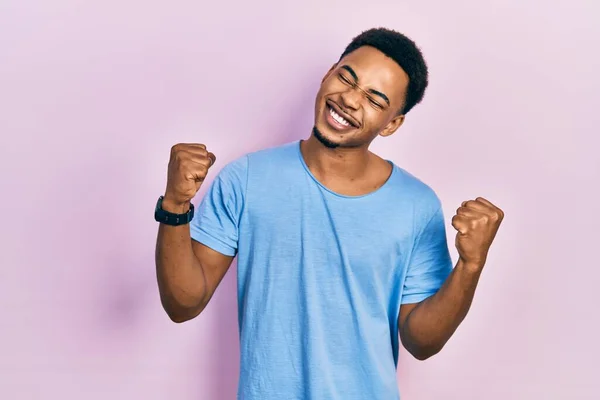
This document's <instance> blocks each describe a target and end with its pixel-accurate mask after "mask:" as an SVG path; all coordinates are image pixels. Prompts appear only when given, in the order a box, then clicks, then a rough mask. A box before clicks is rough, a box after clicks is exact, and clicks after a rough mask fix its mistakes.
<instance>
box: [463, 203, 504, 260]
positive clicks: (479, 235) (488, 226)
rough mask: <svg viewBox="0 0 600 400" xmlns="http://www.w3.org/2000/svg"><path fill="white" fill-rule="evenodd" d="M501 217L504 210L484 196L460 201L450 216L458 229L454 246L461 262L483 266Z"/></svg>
mask: <svg viewBox="0 0 600 400" xmlns="http://www.w3.org/2000/svg"><path fill="white" fill-rule="evenodd" d="M503 219H504V212H503V211H502V210H501V209H499V208H498V207H496V206H495V205H493V204H492V203H490V202H489V201H488V200H486V199H484V198H481V197H478V198H477V199H475V200H469V201H464V202H463V203H462V205H461V207H459V208H458V209H457V210H456V215H455V216H454V217H453V218H452V226H453V227H454V228H455V229H456V230H457V231H458V233H457V234H456V248H457V250H458V254H459V256H460V258H461V260H462V261H463V262H465V263H466V264H467V265H471V266H475V268H477V269H481V268H483V266H484V264H485V261H486V258H487V254H488V251H489V249H490V246H491V245H492V242H493V241H494V238H495V237H496V232H498V228H499V227H500V224H501V223H502V220H503Z"/></svg>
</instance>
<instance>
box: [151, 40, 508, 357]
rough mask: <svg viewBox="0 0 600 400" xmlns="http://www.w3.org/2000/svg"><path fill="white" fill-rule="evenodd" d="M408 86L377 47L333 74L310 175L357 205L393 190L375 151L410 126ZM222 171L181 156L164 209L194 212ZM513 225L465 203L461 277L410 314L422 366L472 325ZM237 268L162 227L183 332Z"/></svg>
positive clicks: (160, 251)
mask: <svg viewBox="0 0 600 400" xmlns="http://www.w3.org/2000/svg"><path fill="white" fill-rule="evenodd" d="M350 71H352V72H350ZM353 75H355V76H353ZM356 78H358V79H356ZM407 85H408V76H407V75H406V73H405V72H404V71H403V70H402V68H400V67H399V66H398V65H397V64H396V63H395V62H394V61H393V60H391V59H390V58H388V57H387V56H385V55H384V54H383V53H381V52H379V51H378V50H376V49H374V48H371V47H361V48H359V49H357V50H356V51H354V52H353V53H351V54H349V55H347V56H346V57H344V59H342V60H340V62H338V63H336V64H335V65H334V66H333V67H332V68H331V69H330V70H329V72H328V73H327V74H326V75H325V77H324V78H323V82H322V85H321V88H320V90H319V92H318V94H317V98H316V102H315V130H314V131H313V135H312V136H311V137H310V138H309V139H307V140H305V141H302V143H301V151H302V155H303V157H304V159H305V161H306V163H307V165H308V166H309V168H310V170H311V172H312V173H313V174H314V175H315V177H316V178H317V179H319V180H320V181H321V183H322V184H323V185H325V186H327V187H328V188H329V189H331V190H333V191H335V192H338V193H340V194H345V195H349V196H355V195H363V194H366V193H370V192H372V191H374V190H376V189H377V188H379V187H381V186H382V185H383V184H384V183H385V181H386V180H387V179H388V178H389V175H390V173H391V166H390V165H389V163H388V162H387V161H385V160H383V159H382V158H380V157H378V156H377V155H375V154H373V153H371V152H370V151H369V150H368V148H369V145H370V144H371V142H372V141H373V140H374V139H375V138H376V137H377V136H389V135H391V134H393V133H394V132H395V131H396V130H397V129H398V128H399V127H400V126H401V125H402V123H403V122H404V115H402V113H401V110H402V107H403V105H404V99H405V93H406V88H407ZM382 95H383V96H382ZM386 99H387V100H386ZM328 106H331V107H333V109H334V110H335V111H336V112H337V113H338V114H340V115H341V116H342V117H344V118H346V119H347V120H349V121H351V122H352V123H353V124H354V125H355V126H356V128H355V129H348V130H346V131H340V130H336V129H334V128H333V127H332V125H331V123H330V122H328V119H327V118H328V113H329V109H328ZM213 163H214V155H212V153H210V152H208V151H207V150H206V147H205V146H204V145H177V146H174V147H173V149H172V152H171V160H170V162H169V173H168V183H167V190H166V192H165V200H164V202H163V207H164V208H165V209H166V210H168V211H172V212H177V213H183V212H185V211H187V209H189V202H190V201H191V199H192V198H193V197H194V195H195V194H196V192H197V191H198V189H199V188H200V185H201V184H202V182H203V181H204V179H205V177H206V174H207V172H208V169H209V168H210V166H212V164H213ZM503 218H504V213H503V212H502V210H500V209H499V208H498V207H496V206H495V205H493V204H492V203H490V202H489V201H487V200H485V199H483V198H481V197H478V198H477V199H475V200H471V201H465V202H463V203H462V205H461V207H460V208H459V209H458V210H457V213H456V215H455V216H454V217H453V218H452V225H453V226H454V228H455V229H456V230H457V231H458V232H457V236H456V247H457V249H458V252H459V256H460V257H459V261H458V263H457V264H456V266H455V268H454V270H453V271H452V273H451V274H450V276H449V277H448V279H447V280H446V282H445V283H444V284H443V286H442V287H441V288H440V290H439V291H438V292H437V293H436V294H435V295H433V296H431V297H429V298H428V299H427V300H424V301H422V302H421V303H417V304H405V305H402V306H401V308H400V315H399V318H398V323H399V334H400V338H401V340H402V343H403V345H404V347H405V348H406V349H407V350H408V351H409V352H410V353H411V354H412V355H413V356H414V357H415V358H417V359H420V360H424V359H426V358H429V357H431V356H432V355H434V354H436V353H437V352H439V351H440V350H441V349H442V347H443V346H444V345H445V344H446V342H447V341H448V340H449V339H450V337H451V336H452V335H453V333H454V332H455V331H456V329H457V327H458V326H459V325H460V323H461V322H462V321H463V320H464V318H465V316H466V315H467V313H468V311H469V308H470V306H471V303H472V300H473V296H474V294H475V289H476V287H477V283H478V281H479V277H480V275H481V272H482V270H483V267H484V265H485V262H486V259H487V254H488V252H489V249H490V246H491V244H492V242H493V240H494V238H495V236H496V232H497V231H498V228H499V226H500V224H501V222H502V219H503ZM231 261H232V257H228V256H224V255H222V254H220V253H218V252H215V251H214V250H211V249H209V248H208V247H206V246H204V245H201V244H199V243H197V242H195V241H193V240H192V239H191V237H190V232H189V227H188V226H180V227H171V226H165V225H162V224H161V226H160V228H159V232H158V240H157V245H156V265H157V276H158V284H159V290H160V294H161V300H162V303H163V307H164V308H165V310H166V311H167V314H168V315H169V316H170V317H171V319H172V320H173V321H176V322H183V321H187V320H189V319H192V318H194V317H195V316H197V315H198V314H200V312H201V311H202V310H203V309H204V308H205V307H206V305H207V304H208V302H209V301H210V298H211V297H212V295H213V293H214V292H215V290H216V288H217V286H218V285H219V283H220V282H221V280H222V279H223V276H224V275H225V273H226V272H227V270H228V269H229V266H230V265H231Z"/></svg>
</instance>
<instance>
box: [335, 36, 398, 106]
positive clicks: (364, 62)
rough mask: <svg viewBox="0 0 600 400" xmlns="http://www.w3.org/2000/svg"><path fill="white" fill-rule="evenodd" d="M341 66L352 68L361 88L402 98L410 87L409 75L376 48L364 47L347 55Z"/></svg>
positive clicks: (340, 63) (341, 61)
mask: <svg viewBox="0 0 600 400" xmlns="http://www.w3.org/2000/svg"><path fill="white" fill-rule="evenodd" d="M339 65H340V66H342V65H348V66H350V67H351V68H352V69H353V70H354V71H355V72H356V75H357V76H358V80H359V82H360V85H361V86H366V87H369V88H371V89H377V90H380V91H382V92H384V93H386V94H389V95H392V96H396V95H399V96H401V97H403V96H404V93H405V92H406V87H407V86H408V75H407V74H406V72H404V70H403V69H402V67H400V66H399V65H398V64H397V63H396V62H395V61H394V60H392V59H391V58H389V57H388V56H386V55H385V54H384V53H382V52H381V51H379V50H377V49H376V48H374V47H370V46H362V47H359V48H358V49H356V50H354V51H353V52H352V53H350V54H348V55H346V56H345V57H344V58H343V59H342V60H340V62H339Z"/></svg>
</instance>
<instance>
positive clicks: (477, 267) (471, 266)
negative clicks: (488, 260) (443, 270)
mask: <svg viewBox="0 0 600 400" xmlns="http://www.w3.org/2000/svg"><path fill="white" fill-rule="evenodd" d="M484 265H485V261H473V260H471V261H469V260H465V259H463V258H459V259H458V264H457V267H458V268H460V269H462V270H464V271H465V272H469V273H473V274H480V273H481V271H482V270H483V267H484Z"/></svg>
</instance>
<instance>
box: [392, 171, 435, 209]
mask: <svg viewBox="0 0 600 400" xmlns="http://www.w3.org/2000/svg"><path fill="white" fill-rule="evenodd" d="M393 178H394V181H393V187H394V190H396V192H397V195H398V196H401V197H404V198H405V199H406V200H407V201H410V202H411V203H413V204H415V206H417V208H418V209H422V210H423V211H425V212H426V213H429V214H433V213H435V212H436V211H437V210H438V209H439V208H440V207H441V205H442V203H441V200H440V198H439V196H438V194H437V192H436V191H435V190H434V189H433V188H432V187H431V186H430V185H429V184H428V183H426V182H424V181H423V180H422V179H420V178H419V177H417V176H416V175H414V174H413V173H411V172H408V171H407V170H405V169H404V168H401V167H399V166H398V165H396V164H394V176H393Z"/></svg>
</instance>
